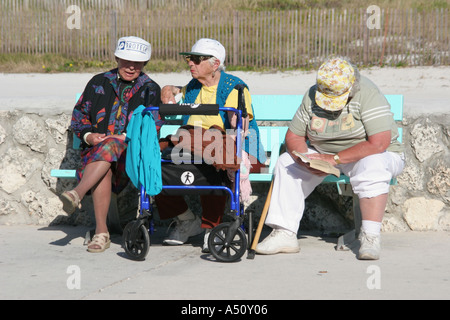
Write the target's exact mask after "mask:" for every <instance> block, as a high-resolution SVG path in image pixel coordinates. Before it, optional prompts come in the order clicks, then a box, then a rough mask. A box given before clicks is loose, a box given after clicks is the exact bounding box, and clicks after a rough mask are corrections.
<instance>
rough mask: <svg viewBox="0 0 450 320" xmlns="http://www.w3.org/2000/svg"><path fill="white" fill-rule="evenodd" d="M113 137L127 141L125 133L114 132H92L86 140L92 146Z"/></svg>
mask: <svg viewBox="0 0 450 320" xmlns="http://www.w3.org/2000/svg"><path fill="white" fill-rule="evenodd" d="M111 138H115V139H119V140H122V141H125V138H126V135H124V134H112V135H109V136H107V135H106V134H104V133H91V134H89V135H88V136H87V137H86V142H87V143H88V144H89V145H91V146H95V145H97V144H99V143H100V142H103V141H105V140H106V139H111Z"/></svg>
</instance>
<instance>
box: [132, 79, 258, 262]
mask: <svg viewBox="0 0 450 320" xmlns="http://www.w3.org/2000/svg"><path fill="white" fill-rule="evenodd" d="M236 89H238V91H239V95H238V96H239V98H238V99H239V101H238V108H237V109H234V108H221V107H219V105H218V104H199V105H190V106H186V104H183V105H178V104H162V105H160V107H147V108H145V110H144V112H151V111H159V113H160V115H161V117H165V118H166V119H167V118H170V117H171V116H174V115H192V114H203V115H217V114H219V111H228V112H230V111H231V112H234V113H235V114H236V115H237V127H236V140H235V144H236V145H235V150H236V156H237V158H238V159H241V146H242V140H243V139H242V137H243V136H242V132H243V128H242V126H243V124H242V119H243V118H245V117H247V112H246V108H245V100H244V96H243V86H240V85H238V86H236ZM201 162H202V163H198V161H196V160H194V161H191V162H190V163H182V164H175V163H174V161H173V159H171V158H170V157H168V156H167V155H164V152H163V154H162V156H161V175H162V180H163V185H162V191H161V193H164V194H167V195H187V194H211V193H213V194H227V195H228V198H229V201H230V204H229V212H228V214H227V213H224V215H227V217H230V218H231V219H227V220H230V221H228V222H222V223H220V224H219V225H217V226H216V227H215V228H213V229H212V230H211V231H210V234H209V238H208V249H209V252H210V253H211V254H212V255H213V256H214V258H215V259H217V260H218V261H221V262H234V261H237V260H239V259H240V258H241V257H242V256H243V255H244V253H245V252H246V250H247V249H248V244H249V243H251V238H252V230H253V223H252V217H251V212H250V213H248V215H249V217H248V228H245V226H244V215H245V213H244V205H243V203H241V200H240V169H238V170H236V171H235V173H234V183H233V184H232V186H230V184H229V183H227V181H226V179H224V178H223V176H226V172H225V171H224V170H220V171H219V172H217V170H216V168H214V167H213V166H212V165H210V164H206V163H205V162H204V161H203V159H202V160H201ZM187 172H188V174H187ZM169 173H170V175H171V176H175V178H173V177H172V178H171V180H172V183H169V184H167V183H166V181H165V180H167V179H166V176H167V175H168V174H169ZM191 174H192V176H190V175H191ZM182 179H183V181H184V182H186V180H189V179H193V181H194V182H193V183H192V184H190V185H187V184H183V183H182ZM173 181H175V182H176V183H174V182H173ZM138 189H140V193H139V204H138V214H137V218H136V220H134V221H131V222H129V223H128V224H127V225H126V226H125V228H124V230H123V247H124V249H125V252H126V253H127V255H128V256H129V257H130V258H131V259H132V260H144V259H145V257H146V256H147V254H148V252H149V249H150V235H151V234H153V232H154V222H153V215H154V208H153V204H154V198H153V197H152V196H148V195H147V193H146V190H145V188H144V186H142V185H141V186H140V188H138ZM246 229H247V231H248V232H247V233H248V239H247V235H246V231H245V230H246Z"/></svg>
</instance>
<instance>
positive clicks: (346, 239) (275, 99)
mask: <svg viewBox="0 0 450 320" xmlns="http://www.w3.org/2000/svg"><path fill="white" fill-rule="evenodd" d="M79 95H80V94H78V95H77V100H78V97H79ZM302 99H303V96H302V95H252V102H253V109H254V112H255V117H256V120H257V121H258V123H261V122H262V121H270V122H274V121H277V122H284V123H285V124H284V125H275V126H272V125H270V126H268V125H261V124H260V125H259V131H260V135H261V142H262V144H263V146H264V150H265V151H266V153H267V155H268V158H269V160H268V163H266V164H267V167H266V168H264V169H263V172H261V173H251V174H250V176H249V179H250V181H251V182H252V183H258V182H271V181H272V177H273V169H274V167H275V164H276V162H277V160H278V157H279V155H280V150H282V148H281V147H282V145H283V143H284V138H285V136H286V132H287V130H288V123H289V121H291V120H292V118H293V117H294V114H295V112H296V111H297V109H298V107H299V106H300V104H301V102H302ZM386 99H387V100H388V102H389V104H390V105H391V111H392V113H393V115H394V120H395V121H397V122H401V121H402V120H403V95H386ZM178 127H179V125H172V124H167V125H163V126H162V127H161V137H165V136H167V135H168V134H172V133H174V132H175V131H176V130H177V129H178ZM398 139H399V141H400V142H401V141H402V128H401V127H399V138H398ZM72 147H73V148H74V149H78V148H79V147H80V140H79V139H78V137H77V136H75V135H73V145H72ZM51 176H52V177H57V178H75V177H76V171H75V170H66V169H53V170H51ZM323 183H334V184H336V187H337V189H338V192H339V194H341V195H346V196H352V197H353V215H354V220H355V229H354V230H351V231H350V232H348V233H346V234H344V235H343V236H341V237H339V239H338V243H337V247H336V248H337V250H348V244H349V243H351V242H352V241H353V240H354V239H355V237H356V233H357V232H358V230H359V227H360V225H361V211H360V209H359V199H358V197H357V196H356V195H355V194H353V191H352V188H351V186H350V181H349V178H348V177H347V176H345V175H341V176H340V177H339V178H337V177H335V176H333V175H329V176H327V177H326V178H325V179H324V181H323ZM396 183H397V181H396V179H393V180H392V181H391V184H392V185H394V184H396Z"/></svg>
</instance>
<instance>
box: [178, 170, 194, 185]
mask: <svg viewBox="0 0 450 320" xmlns="http://www.w3.org/2000/svg"><path fill="white" fill-rule="evenodd" d="M181 182H182V183H183V184H193V183H194V175H193V174H192V172H190V171H185V172H183V174H182V175H181Z"/></svg>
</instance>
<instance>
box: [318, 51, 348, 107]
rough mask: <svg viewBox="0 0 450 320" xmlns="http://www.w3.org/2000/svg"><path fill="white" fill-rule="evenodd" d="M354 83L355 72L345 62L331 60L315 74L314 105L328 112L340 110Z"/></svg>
mask: <svg viewBox="0 0 450 320" xmlns="http://www.w3.org/2000/svg"><path fill="white" fill-rule="evenodd" d="M354 82H355V70H354V69H353V67H352V66H351V65H350V63H348V62H347V61H345V60H343V59H341V58H332V59H329V60H327V61H325V62H324V63H323V64H322V65H321V66H320V68H319V71H318V72H317V90H316V103H317V105H318V106H319V107H321V108H322V109H325V110H328V111H339V110H342V109H343V108H344V107H345V105H346V104H347V100H348V95H349V94H350V91H351V89H352V86H353V83H354Z"/></svg>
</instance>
